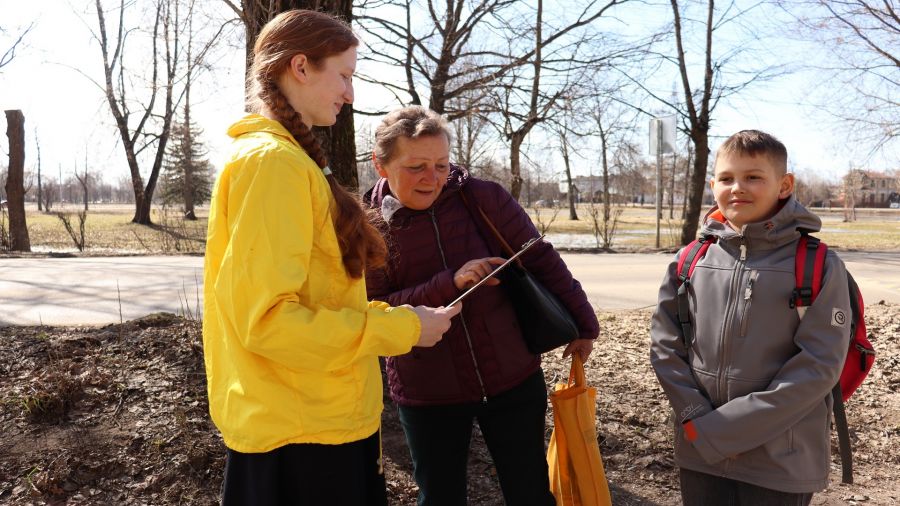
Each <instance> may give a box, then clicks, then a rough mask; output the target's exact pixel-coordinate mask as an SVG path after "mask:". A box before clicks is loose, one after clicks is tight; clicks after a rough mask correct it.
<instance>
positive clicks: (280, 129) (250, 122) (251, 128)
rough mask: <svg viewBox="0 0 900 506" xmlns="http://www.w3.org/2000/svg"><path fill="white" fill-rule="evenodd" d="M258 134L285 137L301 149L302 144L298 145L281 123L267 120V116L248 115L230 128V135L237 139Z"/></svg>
mask: <svg viewBox="0 0 900 506" xmlns="http://www.w3.org/2000/svg"><path fill="white" fill-rule="evenodd" d="M256 132H260V133H268V134H272V135H277V136H279V137H283V138H285V139H287V140H288V141H290V142H291V143H292V144H294V145H296V146H297V147H300V144H298V143H297V141H296V140H295V139H294V136H293V135H291V133H290V132H288V131H287V129H286V128H284V126H283V125H282V124H281V123H279V122H277V121H275V120H273V119H269V118H266V117H265V116H260V115H259V114H248V115H246V116H244V117H243V118H241V119H239V120H238V121H236V122H235V123H234V124H233V125H231V126H230V127H228V135H229V136H230V137H232V138H235V139H236V138H238V137H240V136H241V135H244V134H248V133H256Z"/></svg>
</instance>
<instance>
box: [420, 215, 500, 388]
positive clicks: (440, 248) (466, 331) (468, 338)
mask: <svg viewBox="0 0 900 506" xmlns="http://www.w3.org/2000/svg"><path fill="white" fill-rule="evenodd" d="M428 214H429V216H431V224H432V226H434V235H435V237H437V245H438V251H439V252H440V253H441V262H442V263H443V264H444V269H449V268H450V267H449V266H448V265H447V257H446V256H445V255H444V247H443V246H441V231H440V230H439V229H438V224H437V217H436V216H435V215H434V208H433V207H432V208H431V209H429V210H428ZM459 321H460V323H462V328H463V333H464V334H465V335H466V342H467V343H468V345H469V355H471V357H472V365H474V366H475V376H477V377H478V386H479V387H481V402H483V403H485V404H487V400H488V399H487V390H485V388H484V380H483V379H482V378H481V371H480V370H479V369H478V360H477V359H476V358H475V347H474V346H472V337H471V336H470V335H469V327H468V326H467V325H466V318H465V317H464V316H463V315H462V313H460V314H459Z"/></svg>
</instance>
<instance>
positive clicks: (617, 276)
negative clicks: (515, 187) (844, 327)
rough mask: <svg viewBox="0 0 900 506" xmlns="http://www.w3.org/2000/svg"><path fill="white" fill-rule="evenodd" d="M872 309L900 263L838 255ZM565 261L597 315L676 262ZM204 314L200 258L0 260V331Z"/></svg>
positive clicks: (632, 298) (655, 282)
mask: <svg viewBox="0 0 900 506" xmlns="http://www.w3.org/2000/svg"><path fill="white" fill-rule="evenodd" d="M840 255H841V258H843V259H844V262H845V263H846V264H847V268H848V269H849V270H850V272H851V273H853V276H854V277H855V278H856V281H857V283H859V286H860V289H861V290H862V293H863V297H865V300H866V302H867V303H868V304H877V303H878V302H879V301H881V300H884V301H887V302H893V303H900V255H898V254H896V253H888V252H877V253H867V252H841V253H840ZM562 257H563V259H564V260H565V262H566V264H568V266H569V268H570V269H571V270H572V273H573V274H574V275H575V278H576V279H578V280H579V281H580V282H581V284H582V286H583V287H584V290H585V292H586V293H587V295H588V300H589V301H590V302H591V304H593V306H594V308H595V309H597V310H618V309H637V308H642V307H652V306H654V305H655V304H656V295H657V292H658V290H659V284H660V282H661V281H662V278H663V273H664V272H665V269H666V266H667V265H668V263H669V262H670V261H671V259H672V257H673V255H671V254H662V253H618V254H579V253H563V255H562ZM202 307H203V258H202V257H193V256H191V257H188V256H134V257H92V258H91V257H89V258H0V326H2V325H40V324H44V325H101V324H107V323H118V322H119V321H120V319H121V320H130V319H134V318H139V317H141V316H144V315H147V314H149V313H153V312H158V311H166V312H169V313H174V314H179V315H181V314H193V315H196V314H198V313H199V312H200V310H201V309H202Z"/></svg>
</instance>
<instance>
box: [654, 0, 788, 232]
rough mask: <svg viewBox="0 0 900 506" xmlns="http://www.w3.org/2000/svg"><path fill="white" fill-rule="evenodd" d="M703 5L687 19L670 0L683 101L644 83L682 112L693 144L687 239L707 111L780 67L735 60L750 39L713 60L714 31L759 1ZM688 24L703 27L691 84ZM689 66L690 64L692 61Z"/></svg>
mask: <svg viewBox="0 0 900 506" xmlns="http://www.w3.org/2000/svg"><path fill="white" fill-rule="evenodd" d="M696 3H697V4H702V5H704V6H705V16H704V17H703V19H702V20H692V19H689V18H685V17H683V14H682V10H683V6H682V5H679V2H678V0H670V4H671V9H672V15H673V22H674V39H675V48H676V55H675V57H672V58H667V59H671V60H672V61H674V62H675V63H676V64H677V66H678V74H679V76H680V84H681V88H682V92H683V94H684V103H683V104H678V103H674V102H673V101H671V100H669V99H666V98H664V97H661V96H659V95H658V94H656V93H654V92H653V91H652V90H649V89H647V88H646V87H644V89H645V90H646V91H647V92H649V93H650V94H651V95H652V96H653V97H654V98H656V99H657V100H658V101H660V102H662V103H663V104H665V105H667V106H668V107H670V108H672V109H674V110H675V111H676V113H677V114H678V115H679V116H680V117H681V119H682V122H683V127H682V129H683V130H684V131H685V132H686V133H687V135H688V137H690V139H691V141H692V142H693V144H694V160H693V161H694V163H693V170H692V171H691V177H690V183H689V191H688V197H687V200H688V202H687V212H686V216H685V220H684V223H683V225H682V230H681V243H682V244H688V243H689V242H690V241H692V240H693V239H694V238H695V237H696V235H697V227H698V224H699V221H700V210H701V207H702V205H703V195H704V190H705V188H706V171H707V164H708V163H709V153H710V149H709V130H710V125H711V120H712V113H713V111H714V109H715V107H716V105H717V104H718V103H719V101H720V100H721V99H723V98H725V97H728V96H730V95H733V94H735V93H738V92H739V91H741V90H744V89H745V88H747V87H748V86H750V85H751V84H752V83H755V82H758V81H763V80H766V79H771V78H772V77H774V76H776V75H779V74H780V73H783V70H782V68H781V67H779V66H777V65H766V63H765V62H761V61H759V62H750V63H752V65H751V66H747V65H749V63H748V61H747V59H744V60H741V61H740V63H735V62H736V61H738V60H739V57H741V56H746V53H748V52H749V51H750V49H751V47H750V45H749V44H748V45H746V46H742V45H741V44H735V46H734V47H731V48H729V49H727V50H726V51H724V52H723V54H722V55H721V56H720V57H716V59H715V60H714V57H715V55H714V51H713V42H714V40H715V35H716V32H717V31H720V30H723V29H727V28H729V27H730V26H733V25H734V24H735V23H737V22H738V21H739V20H740V19H741V18H742V17H744V16H745V15H746V14H747V13H748V12H749V11H750V10H752V9H757V8H761V5H762V3H757V4H754V5H753V6H752V7H750V8H748V9H745V10H741V9H740V8H739V7H738V5H737V3H736V2H729V3H727V5H726V7H725V8H724V9H723V10H722V11H721V12H718V13H717V11H716V6H715V0H707V1H705V2H696ZM687 25H697V26H701V27H702V29H703V30H702V40H703V44H702V48H703V49H702V52H701V53H700V54H701V55H702V63H701V65H700V66H701V73H700V75H701V79H700V81H701V83H702V84H701V85H700V86H699V87H695V85H694V84H692V82H695V81H692V79H691V75H690V70H689V67H691V65H690V62H689V61H688V51H687V50H686V45H687V42H688V36H689V32H686V28H685V27H686V26H687ZM729 64H733V65H734V66H735V67H736V68H739V70H736V71H735V72H734V73H735V74H737V75H738V77H735V78H733V79H732V80H733V82H729V81H732V80H729V79H727V77H728V76H727V74H726V70H727V69H728V68H729ZM691 68H692V67H691Z"/></svg>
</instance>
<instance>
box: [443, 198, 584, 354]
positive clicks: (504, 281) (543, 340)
mask: <svg viewBox="0 0 900 506" xmlns="http://www.w3.org/2000/svg"><path fill="white" fill-rule="evenodd" d="M459 195H460V197H461V198H462V200H463V204H465V206H466V208H467V209H468V210H469V214H470V215H472V219H473V220H474V221H475V223H476V225H478V224H479V222H482V223H483V224H484V225H486V226H487V228H488V229H489V230H490V231H491V235H493V237H494V238H496V239H497V242H499V243H500V248H501V249H502V250H503V252H504V253H505V254H506V255H507V256H512V255H514V254H515V251H513V249H512V248H511V247H510V246H509V243H507V242H506V240H505V239H504V238H503V236H502V235H501V234H500V232H499V231H497V228H496V227H495V226H494V224H493V223H491V220H490V219H489V218H488V217H487V215H486V214H485V212H484V210H482V209H481V206H475V207H476V209H478V213H477V216H476V213H475V212H474V211H473V210H472V205H471V204H470V203H469V199H468V198H467V197H466V194H465V190H464V189H461V190H460V192H459ZM479 216H480V218H481V219H480V220H479ZM478 229H479V230H483V228H482V227H481V226H478ZM482 235H485V234H484V233H482ZM485 240H489V239H488V238H487V237H485ZM497 277H499V278H500V286H501V287H503V289H504V290H505V291H506V294H507V296H508V297H509V298H510V300H511V301H512V304H513V308H514V309H515V311H516V317H517V318H518V320H519V327H520V329H521V331H522V337H523V338H524V339H525V345H526V346H527V347H528V350H529V351H530V352H532V353H535V354H541V353H546V352H548V351H551V350H554V349H556V348H559V347H560V346H563V345H565V344H568V343H570V342H572V341H574V340H575V339H578V325H576V324H575V320H574V318H572V315H571V314H570V313H569V311H568V310H567V309H566V307H565V306H564V305H563V304H562V302H561V301H560V300H559V298H558V297H557V296H556V295H554V294H553V293H551V292H550V290H547V288H546V287H544V285H542V284H541V283H540V282H539V281H538V280H537V279H535V277H534V276H533V275H532V274H531V273H530V272H528V270H527V269H525V267H524V265H522V262H521V260H519V259H516V260H515V261H514V262H513V263H512V264H510V265H509V266H507V267H506V269H504V270H503V271H501V272H500V273H499V274H498V275H497Z"/></svg>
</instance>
